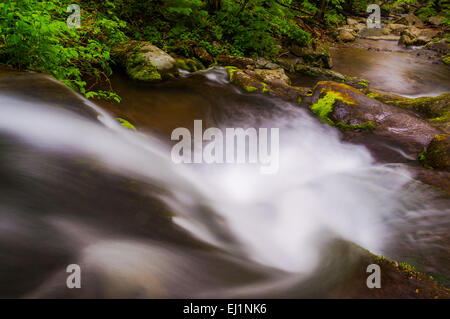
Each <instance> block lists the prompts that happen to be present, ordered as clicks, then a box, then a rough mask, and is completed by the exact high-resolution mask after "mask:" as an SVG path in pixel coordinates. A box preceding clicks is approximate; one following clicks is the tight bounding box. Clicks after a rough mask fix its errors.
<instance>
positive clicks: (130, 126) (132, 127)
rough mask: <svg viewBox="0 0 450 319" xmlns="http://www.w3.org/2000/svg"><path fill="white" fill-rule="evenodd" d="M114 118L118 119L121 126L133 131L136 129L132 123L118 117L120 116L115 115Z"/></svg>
mask: <svg viewBox="0 0 450 319" xmlns="http://www.w3.org/2000/svg"><path fill="white" fill-rule="evenodd" d="M116 120H118V121H119V122H120V125H122V126H123V127H125V128H128V129H130V130H133V131H137V130H136V127H134V125H133V124H131V123H130V122H128V121H127V120H125V119H123V118H120V117H117V118H116Z"/></svg>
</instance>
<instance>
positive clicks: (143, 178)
mask: <svg viewBox="0 0 450 319" xmlns="http://www.w3.org/2000/svg"><path fill="white" fill-rule="evenodd" d="M113 84H114V86H115V87H116V88H117V90H118V91H119V94H120V95H121V96H122V97H123V102H122V103H121V104H118V105H113V104H109V103H101V106H99V105H96V104H94V103H92V102H90V101H87V100H85V99H84V98H82V97H80V96H78V95H77V94H75V93H73V92H71V91H70V90H69V89H67V88H65V87H63V86H62V85H60V84H59V83H57V82H56V81H54V80H51V79H49V78H47V77H46V76H43V75H38V74H26V75H23V74H17V75H14V74H13V75H11V74H10V75H7V76H2V77H0V108H1V116H0V260H1V263H0V297H227V296H228V297H230V296H231V297H241V296H243V297H257V296H266V297H286V296H289V297H311V296H322V297H326V296H336V292H335V291H334V290H333V289H334V288H333V287H334V285H335V284H336V282H338V281H339V280H340V278H351V276H352V272H353V271H354V269H353V268H352V265H356V264H357V260H356V259H355V258H353V257H352V256H353V255H352V253H349V251H350V252H352V251H356V250H357V249H358V248H357V246H360V247H363V248H364V249H368V250H370V251H371V252H373V253H376V254H382V255H385V256H388V257H391V258H398V259H399V260H402V261H404V260H406V261H408V262H410V263H413V264H414V265H416V266H417V267H419V268H420V269H421V270H423V271H427V272H430V273H433V274H434V275H438V276H441V277H442V278H444V279H443V280H444V282H445V280H446V279H445V278H447V277H448V276H449V275H450V269H449V267H450V262H449V258H450V257H449V237H448V236H449V234H448V233H449V232H448V229H449V226H450V220H449V216H450V215H449V208H448V207H449V205H448V199H447V198H443V197H442V196H441V194H440V193H439V192H437V191H434V190H433V189H431V188H429V187H426V186H424V185H422V184H421V183H419V182H418V181H415V180H414V179H413V178H412V177H411V174H410V173H409V171H408V167H407V166H405V165H403V164H400V163H379V162H376V161H375V160H374V158H373V157H372V155H371V154H370V153H369V151H368V150H367V149H366V148H365V147H364V146H361V145H354V144H349V143H344V142H342V141H341V140H340V135H339V134H340V133H339V132H338V131H337V130H335V129H334V128H331V127H328V126H326V125H323V124H322V123H320V122H319V121H318V120H317V119H316V118H314V117H312V116H311V115H310V113H309V112H308V111H307V110H304V109H301V108H299V107H297V106H296V105H293V104H291V103H287V102H284V101H282V100H280V99H277V98H273V97H268V96H257V95H252V94H244V93H242V92H240V91H239V90H237V88H235V87H234V86H232V85H230V84H229V83H228V80H227V75H226V71H225V70H224V69H223V68H213V69H210V70H207V71H203V72H199V73H196V74H192V75H186V76H184V77H183V78H181V79H177V80H174V81H171V82H166V83H161V84H157V85H148V84H136V83H132V82H129V81H126V80H124V78H123V77H121V76H116V77H115V78H114V79H113ZM113 114H114V115H115V116H121V117H124V118H126V119H127V120H129V121H130V122H131V123H133V124H134V125H135V126H136V127H137V128H138V133H136V132H133V131H131V130H127V129H125V128H123V127H121V126H120V125H119V124H118V122H117V121H116V120H115V119H114V117H113ZM195 119H202V120H203V127H204V128H206V127H218V128H226V127H243V128H248V127H255V128H261V127H264V128H279V129H280V164H279V167H280V169H279V171H278V173H277V174H273V175H261V174H260V172H259V169H258V166H256V165H252V164H239V165H238V164H233V165H220V164H218V165H208V164H174V163H173V162H172V160H171V157H170V149H171V146H172V145H173V141H170V133H171V132H172V130H173V129H175V128H177V127H186V128H189V129H190V130H192V129H193V121H194V120H195ZM356 245H357V246H356ZM69 264H78V265H80V266H81V269H82V274H83V289H73V290H70V289H67V288H66V277H67V273H66V271H65V270H66V267H67V265H69ZM359 271H361V270H359ZM363 271H364V270H363ZM349 276H350V277H349ZM311 282H313V284H311ZM314 283H315V284H314ZM319 283H320V284H319ZM312 287H314V288H312ZM338 296H339V295H338ZM341 296H342V295H341Z"/></svg>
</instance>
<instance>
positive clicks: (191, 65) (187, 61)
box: [175, 57, 205, 72]
mask: <svg viewBox="0 0 450 319" xmlns="http://www.w3.org/2000/svg"><path fill="white" fill-rule="evenodd" d="M175 62H176V64H177V67H178V68H179V69H183V70H186V71H189V72H197V71H200V70H204V69H205V66H204V65H203V64H202V63H201V62H200V61H199V60H197V59H196V58H182V57H176V58H175Z"/></svg>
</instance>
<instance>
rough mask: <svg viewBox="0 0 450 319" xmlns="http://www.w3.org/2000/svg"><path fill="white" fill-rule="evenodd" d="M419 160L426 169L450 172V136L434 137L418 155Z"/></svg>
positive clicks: (440, 135)
mask: <svg viewBox="0 0 450 319" xmlns="http://www.w3.org/2000/svg"><path fill="white" fill-rule="evenodd" d="M419 160H420V161H421V162H422V163H423V164H424V165H425V166H426V167H431V168H435V169H440V170H446V171H450V135H449V134H439V135H436V136H435V137H434V138H433V139H432V140H431V142H430V144H428V146H427V148H426V149H425V151H424V152H423V153H421V154H420V156H419Z"/></svg>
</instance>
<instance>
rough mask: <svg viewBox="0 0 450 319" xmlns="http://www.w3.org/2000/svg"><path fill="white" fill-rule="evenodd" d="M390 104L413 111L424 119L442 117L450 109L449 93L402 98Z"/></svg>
mask: <svg viewBox="0 0 450 319" xmlns="http://www.w3.org/2000/svg"><path fill="white" fill-rule="evenodd" d="M392 104H394V105H396V106H399V107H402V108H405V109H408V110H414V111H416V112H418V113H420V114H422V115H424V116H425V117H426V118H429V119H431V118H435V117H440V116H444V115H445V113H447V112H448V111H449V109H450V93H445V94H442V95H440V96H436V97H419V98H415V99H407V98H403V99H401V100H397V101H392Z"/></svg>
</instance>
